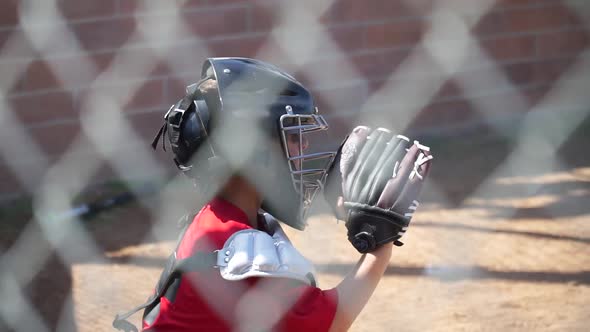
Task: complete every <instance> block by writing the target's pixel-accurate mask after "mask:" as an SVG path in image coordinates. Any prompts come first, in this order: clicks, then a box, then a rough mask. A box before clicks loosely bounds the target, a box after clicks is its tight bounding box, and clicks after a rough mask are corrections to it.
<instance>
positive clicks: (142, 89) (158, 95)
mask: <svg viewBox="0 0 590 332" xmlns="http://www.w3.org/2000/svg"><path fill="white" fill-rule="evenodd" d="M164 82H165V80H163V79H153V80H146V81H143V82H137V81H128V82H113V83H110V84H109V83H106V82H105V83H101V84H100V85H95V86H92V87H90V88H88V89H85V90H83V91H82V93H81V96H80V98H79V99H80V100H79V105H80V107H81V108H85V107H86V103H87V102H90V101H92V99H91V96H92V95H93V94H97V95H99V96H101V97H102V98H112V99H113V100H114V101H115V102H119V101H125V102H124V104H123V105H122V107H121V111H123V112H125V111H129V110H154V109H160V108H162V107H163V105H164V104H165V103H164V102H165V100H164ZM131 89H133V95H131V96H129V95H128V94H129V91H131Z"/></svg>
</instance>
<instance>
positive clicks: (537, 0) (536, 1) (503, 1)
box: [494, 0, 563, 9]
mask: <svg viewBox="0 0 590 332" xmlns="http://www.w3.org/2000/svg"><path fill="white" fill-rule="evenodd" d="M562 1H563V0H496V3H495V4H494V8H495V9H506V8H518V7H527V6H537V5H542V4H552V3H553V4H554V3H556V2H562Z"/></svg>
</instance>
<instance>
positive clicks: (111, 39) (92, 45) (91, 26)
mask: <svg viewBox="0 0 590 332" xmlns="http://www.w3.org/2000/svg"><path fill="white" fill-rule="evenodd" d="M70 28H71V29H72V30H73V32H74V34H75V35H76V37H77V38H78V40H79V41H80V43H81V44H82V46H83V48H84V49H85V50H86V51H99V50H113V49H118V48H120V47H121V46H122V45H124V44H125V43H126V42H127V40H128V39H129V37H131V34H132V32H133V31H134V29H135V20H134V19H133V18H131V17H127V18H113V19H108V20H100V21H93V22H86V23H77V24H72V25H71V26H70Z"/></svg>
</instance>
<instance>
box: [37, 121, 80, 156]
mask: <svg viewBox="0 0 590 332" xmlns="http://www.w3.org/2000/svg"><path fill="white" fill-rule="evenodd" d="M81 132H82V130H81V128H80V124H79V122H77V121H75V122H67V123H58V124H54V125H51V126H43V127H35V128H29V129H28V133H29V135H30V137H32V138H33V140H34V141H35V142H36V143H37V144H38V145H39V146H40V147H41V149H42V150H43V152H45V153H46V154H48V155H50V156H57V155H61V154H63V153H64V152H65V151H67V150H68V148H69V147H70V146H71V144H72V143H74V141H75V139H76V138H77V137H78V136H79V135H80V133H81Z"/></svg>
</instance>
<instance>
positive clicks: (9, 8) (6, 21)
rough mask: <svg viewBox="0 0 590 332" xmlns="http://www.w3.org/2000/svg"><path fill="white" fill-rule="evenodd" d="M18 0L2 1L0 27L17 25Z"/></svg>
mask: <svg viewBox="0 0 590 332" xmlns="http://www.w3.org/2000/svg"><path fill="white" fill-rule="evenodd" d="M18 22H19V19H18V1H16V0H4V1H2V10H0V27H10V26H16V25H18Z"/></svg>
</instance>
